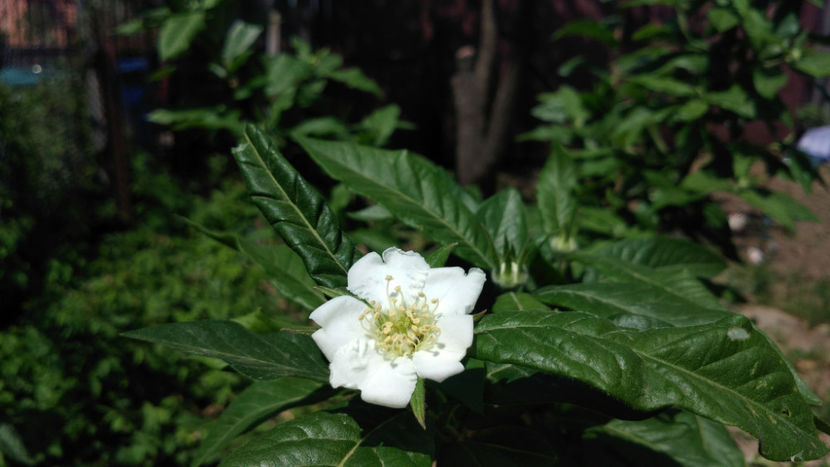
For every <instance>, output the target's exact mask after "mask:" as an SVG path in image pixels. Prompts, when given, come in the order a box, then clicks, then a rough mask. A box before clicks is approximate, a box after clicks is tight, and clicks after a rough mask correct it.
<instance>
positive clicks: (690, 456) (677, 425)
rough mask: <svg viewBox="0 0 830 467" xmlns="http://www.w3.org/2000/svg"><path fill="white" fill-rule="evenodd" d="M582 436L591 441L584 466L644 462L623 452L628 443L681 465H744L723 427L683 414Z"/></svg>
mask: <svg viewBox="0 0 830 467" xmlns="http://www.w3.org/2000/svg"><path fill="white" fill-rule="evenodd" d="M585 434H586V435H587V437H588V438H594V439H595V441H593V442H589V443H588V444H587V446H586V448H587V449H586V452H587V456H588V458H589V459H591V460H590V461H589V462H588V463H590V464H594V465H598V464H602V463H603V461H602V459H605V460H606V461H607V460H612V461H618V460H620V459H625V460H628V461H630V462H633V463H634V464H638V463H642V462H644V459H643V458H642V457H638V456H637V454H639V452H633V453H631V452H630V450H629V449H626V448H627V446H626V444H629V443H631V444H635V445H640V446H643V447H644V448H646V449H649V450H652V451H654V452H658V453H663V454H666V455H667V456H669V457H670V458H671V460H673V461H674V462H677V463H678V464H679V465H682V466H688V467H695V466H697V467H709V466H712V465H721V466H735V467H742V466H743V465H745V461H744V455H743V453H742V452H741V450H740V449H738V446H737V445H736V444H735V441H733V440H732V437H731V436H730V435H729V432H728V431H727V430H726V428H725V427H724V426H723V425H721V424H719V423H715V422H713V421H711V420H708V419H706V418H703V417H701V416H699V415H695V414H692V413H689V412H685V411H680V412H675V413H674V414H671V413H662V414H660V415H657V416H655V417H652V418H648V419H645V420H636V421H632V420H612V421H611V422H608V423H606V424H605V425H602V426H598V427H594V428H590V429H588V430H587V431H586V433H585ZM620 442H622V443H620ZM621 444H622V446H621ZM631 454H633V456H632V455H631ZM609 456H610V459H609Z"/></svg>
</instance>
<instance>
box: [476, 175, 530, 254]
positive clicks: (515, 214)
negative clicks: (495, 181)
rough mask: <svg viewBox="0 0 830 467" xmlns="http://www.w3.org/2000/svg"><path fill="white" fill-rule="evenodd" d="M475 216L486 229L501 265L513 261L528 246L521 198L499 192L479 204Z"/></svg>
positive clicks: (505, 191) (514, 192)
mask: <svg viewBox="0 0 830 467" xmlns="http://www.w3.org/2000/svg"><path fill="white" fill-rule="evenodd" d="M476 215H477V216H478V218H479V219H480V220H481V222H482V223H483V224H484V226H485V227H487V230H488V231H489V232H490V236H491V237H492V238H493V243H494V245H495V247H496V252H497V253H498V254H499V257H500V260H501V262H505V261H516V260H517V259H518V258H519V257H520V255H521V253H522V252H523V251H524V249H525V245H526V244H527V217H526V215H525V207H524V204H522V195H520V194H519V192H518V191H517V190H515V189H513V188H510V189H507V190H502V191H500V192H498V193H497V194H495V195H494V196H492V197H491V198H489V199H488V200H486V201H484V202H483V203H481V205H480V206H479V208H478V211H477V212H476Z"/></svg>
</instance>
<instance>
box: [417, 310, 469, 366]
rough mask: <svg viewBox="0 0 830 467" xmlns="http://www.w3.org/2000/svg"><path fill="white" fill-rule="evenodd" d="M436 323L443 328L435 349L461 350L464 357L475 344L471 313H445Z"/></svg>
mask: <svg viewBox="0 0 830 467" xmlns="http://www.w3.org/2000/svg"><path fill="white" fill-rule="evenodd" d="M435 324H436V325H437V326H438V329H440V330H441V334H439V335H438V341H437V342H436V343H435V346H434V349H435V350H437V351H445V350H446V351H450V352H455V353H459V352H460V353H461V356H462V357H463V356H464V354H465V353H467V349H468V348H469V347H470V346H471V345H473V317H472V316H471V315H443V316H440V317H439V318H438V320H437V322H436V323H435ZM427 350H431V349H427Z"/></svg>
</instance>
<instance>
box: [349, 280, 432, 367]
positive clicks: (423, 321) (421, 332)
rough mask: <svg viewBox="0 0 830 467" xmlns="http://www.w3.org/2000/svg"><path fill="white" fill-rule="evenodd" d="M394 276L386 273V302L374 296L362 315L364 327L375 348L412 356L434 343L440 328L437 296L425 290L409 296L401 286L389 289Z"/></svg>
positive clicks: (388, 354)
mask: <svg viewBox="0 0 830 467" xmlns="http://www.w3.org/2000/svg"><path fill="white" fill-rule="evenodd" d="M392 279H393V278H392V276H386V298H387V306H386V307H385V308H384V307H383V306H381V305H380V304H378V303H376V302H375V301H374V300H372V301H371V302H369V305H371V307H369V308H366V309H365V310H364V311H363V313H362V314H361V315H360V321H361V324H362V325H363V329H365V330H366V332H367V333H368V334H369V336H370V337H371V338H372V339H374V340H375V342H376V344H375V348H377V349H378V350H380V351H381V353H383V354H384V355H385V356H386V357H388V358H393V359H394V358H397V357H403V356H409V355H412V354H413V353H415V352H417V351H418V350H426V349H429V348H430V347H432V345H433V344H435V342H436V341H437V340H438V336H439V335H440V334H441V330H440V329H439V328H438V326H436V325H435V322H436V318H437V317H436V316H435V310H436V309H437V308H438V299H435V298H434V299H432V300H428V299H427V297H426V295H424V293H423V292H418V294H417V295H415V296H414V297H413V296H410V297H409V298H407V297H406V296H405V295H404V294H403V293H402V292H401V287H400V286H397V287H395V289H394V290H393V291H390V290H389V289H390V283H391V282H392Z"/></svg>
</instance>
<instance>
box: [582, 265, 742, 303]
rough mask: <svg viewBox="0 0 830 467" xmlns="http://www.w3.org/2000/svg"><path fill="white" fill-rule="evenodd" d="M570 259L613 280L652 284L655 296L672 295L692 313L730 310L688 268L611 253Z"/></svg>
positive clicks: (650, 285)
mask: <svg viewBox="0 0 830 467" xmlns="http://www.w3.org/2000/svg"><path fill="white" fill-rule="evenodd" d="M570 258H572V259H575V260H577V261H579V262H581V263H583V264H585V265H586V266H589V267H591V268H595V269H597V270H598V271H599V272H600V274H601V275H602V276H603V277H605V278H608V279H610V280H612V281H615V282H626V283H635V284H640V285H644V286H649V287H652V288H653V289H654V291H652V292H651V293H650V294H651V295H659V296H662V295H666V296H671V297H673V298H674V300H675V301H676V302H677V303H678V304H680V303H682V304H685V305H686V306H687V308H688V310H689V311H688V313H693V312H694V309H695V308H696V307H700V308H706V309H709V310H717V311H721V312H723V313H727V311H726V309H725V308H724V307H723V305H721V304H720V302H719V301H718V299H717V298H716V297H715V296H714V295H712V293H711V292H709V290H708V289H707V288H706V287H704V286H703V284H702V283H701V282H700V281H698V280H697V278H695V277H694V276H693V275H691V274H690V273H689V272H688V271H684V270H672V271H658V270H656V269H653V268H650V267H648V266H641V265H639V264H631V263H628V262H625V261H622V260H619V259H617V258H613V257H611V256H604V255H592V254H588V253H584V252H576V253H573V254H571V255H570Z"/></svg>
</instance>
